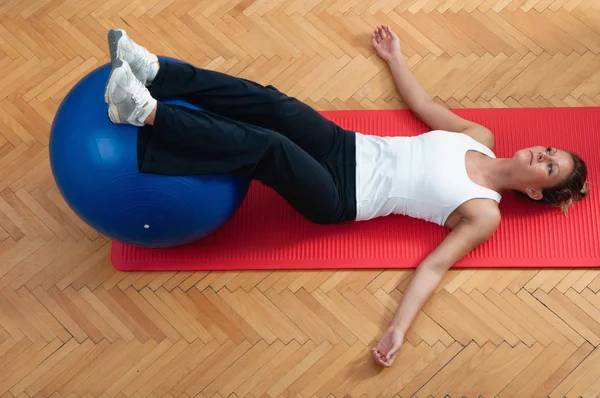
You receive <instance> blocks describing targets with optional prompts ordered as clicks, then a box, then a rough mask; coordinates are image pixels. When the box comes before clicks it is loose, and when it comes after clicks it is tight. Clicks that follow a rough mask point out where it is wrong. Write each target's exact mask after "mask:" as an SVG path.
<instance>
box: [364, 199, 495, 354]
mask: <svg viewBox="0 0 600 398" xmlns="http://www.w3.org/2000/svg"><path fill="white" fill-rule="evenodd" d="M494 209H496V210H497V208H494ZM496 210H492V211H490V212H487V214H486V215H485V216H482V217H479V218H472V219H467V218H463V219H462V220H461V221H460V222H459V223H458V225H457V226H456V227H455V228H454V229H453V230H452V232H450V234H448V236H447V237H446V238H445V239H444V240H443V241H442V243H440V245H439V246H438V247H437V248H436V249H435V250H434V251H433V252H431V253H430V254H429V255H428V256H427V257H426V258H425V259H424V260H423V262H421V264H420V265H419V266H418V267H417V270H416V271H415V273H414V274H413V276H412V279H411V281H410V283H409V284H408V286H407V288H406V290H405V292H404V295H403V296H402V299H401V300H400V303H399V305H398V309H397V310H396V313H395V314H394V318H393V320H392V323H391V325H390V327H389V328H388V330H387V331H386V332H385V333H384V335H383V336H382V338H381V340H380V343H379V344H378V345H377V347H376V348H373V357H374V359H375V361H377V362H378V363H380V364H381V365H384V366H390V365H391V364H392V363H393V362H394V359H395V358H396V355H397V354H398V351H399V350H400V347H401V346H402V341H403V339H404V336H405V334H406V332H407V331H408V328H409V327H410V325H411V324H412V322H413V320H414V319H415V316H416V315H417V313H418V312H419V310H420V309H421V308H422V307H423V305H424V304H425V302H426V301H427V299H428V298H429V297H430V296H431V294H432V293H433V291H434V290H435V289H436V287H437V286H438V285H439V283H440V281H441V280H442V277H443V276H444V274H445V273H446V271H447V270H448V269H449V268H450V267H452V265H454V264H455V263H456V262H457V261H458V260H460V259H462V258H463V257H464V256H466V255H467V254H468V253H469V252H470V251H471V250H473V249H474V248H476V247H477V246H479V245H480V244H482V243H483V242H485V241H486V240H487V239H488V238H489V237H490V236H492V234H493V233H494V232H495V231H496V228H497V227H498V224H499V223H500V212H499V211H497V212H496Z"/></svg>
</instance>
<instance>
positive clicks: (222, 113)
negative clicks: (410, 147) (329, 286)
mask: <svg viewBox="0 0 600 398" xmlns="http://www.w3.org/2000/svg"><path fill="white" fill-rule="evenodd" d="M150 92H151V94H152V96H153V97H154V98H156V99H157V100H158V101H161V100H165V99H168V98H173V97H177V98H181V99H183V100H185V101H187V102H188V103H191V104H193V105H196V106H198V107H201V108H203V109H204V110H206V111H208V112H206V111H197V110H192V109H189V108H185V107H180V106H175V105H166V104H163V103H160V102H159V104H158V107H157V112H156V118H155V121H154V125H153V126H144V127H142V128H140V129H139V134H138V164H139V169H140V171H141V172H143V173H152V174H162V175H202V174H235V175H239V176H244V177H248V178H252V179H256V180H259V181H261V182H262V183H264V184H266V185H268V186H269V187H271V188H273V189H274V190H275V191H276V192H277V193H279V194H280V195H281V196H282V197H283V198H284V199H285V200H286V201H287V202H288V203H289V204H290V205H291V206H292V207H293V208H294V209H296V210H297V211H298V212H299V213H300V214H302V215H303V216H304V217H306V218H307V219H309V220H310V221H313V222H315V223H319V224H330V223H338V222H343V221H348V220H353V219H355V217H356V194H355V175H356V161H355V152H356V147H355V134H354V132H351V131H348V130H344V129H342V128H341V127H340V126H338V125H336V124H335V123H333V122H331V121H329V120H328V119H326V118H324V117H323V116H321V115H320V114H319V113H317V112H316V111H315V110H313V109H312V108H311V107H309V106H307V105H306V104H304V103H302V102H300V101H298V100H297V99H295V98H291V97H288V96H286V95H285V94H283V93H281V92H279V91H278V90H277V89H275V88H274V87H272V86H267V87H264V86H262V85H260V84H257V83H254V82H251V81H248V80H245V79H239V78H235V77H233V76H229V75H226V74H222V73H219V72H214V71H209V70H204V69H199V68H196V67H194V66H192V65H189V64H185V63H177V62H161V63H160V70H159V72H158V75H157V76H156V78H155V79H154V82H153V84H152V85H151V86H150Z"/></svg>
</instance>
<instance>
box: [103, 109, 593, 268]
mask: <svg viewBox="0 0 600 398" xmlns="http://www.w3.org/2000/svg"><path fill="white" fill-rule="evenodd" d="M455 112H456V113H457V114H459V115H461V116H463V117H465V118H468V119H469V120H472V121H475V122H477V123H480V124H483V125H485V126H487V127H488V128H490V129H491V130H492V131H493V132H494V133H495V136H496V156H498V157H510V156H512V154H513V153H514V151H515V150H517V149H520V148H524V147H529V146H533V145H543V146H554V147H559V148H566V149H570V150H572V151H574V152H576V153H578V154H579V155H580V156H582V158H583V159H584V160H586V162H587V164H588V169H589V178H588V179H589V181H591V193H590V195H589V196H588V198H586V200H585V201H583V202H581V203H578V204H577V205H575V206H574V207H573V208H572V209H571V210H570V211H569V215H568V217H565V216H564V215H563V214H562V213H561V212H560V211H559V210H557V209H553V208H550V207H547V206H542V205H537V204H532V203H529V202H527V201H525V200H522V199H518V198H516V197H515V196H514V195H513V194H512V193H506V194H505V195H504V196H503V198H502V201H501V203H500V208H501V210H502V217H503V220H502V223H501V225H500V227H499V229H498V231H497V232H496V234H495V235H494V236H493V237H492V238H491V239H490V240H489V241H488V242H486V243H485V244H483V245H482V246H480V247H478V248H477V249H475V250H474V251H473V252H471V253H470V254H469V255H468V256H467V257H466V258H464V259H463V260H461V261H460V262H459V263H457V264H456V267H538V268H542V267H595V266H599V265H600V248H599V245H598V243H599V238H600V233H599V230H600V217H599V211H598V209H599V208H600V206H599V198H600V194H599V193H598V192H596V189H595V184H594V183H595V182H596V181H597V179H598V177H599V175H600V172H599V171H600V108H598V107H590V108H549V109H460V110H455ZM322 113H323V115H325V116H326V117H328V118H330V119H331V120H333V121H335V122H336V123H338V124H340V125H341V126H343V127H345V128H347V129H351V130H354V131H360V132H363V133H367V134H377V135H416V134H419V133H423V132H426V131H428V129H427V127H426V126H425V125H424V124H422V123H421V122H419V121H418V120H417V119H416V118H415V117H414V116H413V114H412V113H411V112H409V111H406V110H393V111H328V112H322ZM448 232H449V230H447V229H446V228H443V227H440V226H438V225H436V224H433V223H428V222H425V221H422V220H417V219H411V218H408V217H404V216H388V217H384V218H380V219H375V220H370V221H361V222H348V223H344V224H340V225H328V226H321V225H314V224H311V223H310V222H308V221H306V220H304V219H303V218H302V217H301V216H299V215H298V214H297V213H295V212H294V210H293V209H292V208H291V207H290V206H289V205H288V204H287V203H286V202H285V201H283V199H281V198H280V197H279V196H277V194H276V193H275V192H274V191H272V190H271V189H270V188H266V187H265V186H263V185H261V184H260V183H256V182H255V183H253V185H252V187H251V189H250V192H249V194H248V197H247V199H246V201H245V202H244V204H243V205H242V207H241V208H240V210H239V211H238V213H237V214H236V215H235V216H234V217H233V218H232V219H231V220H230V221H229V222H228V223H227V224H226V225H224V226H223V227H222V228H221V229H220V230H219V231H218V232H217V233H215V234H213V235H212V236H210V237H207V238H205V239H203V240H202V241H199V242H197V243H195V244H192V245H188V246H184V247H178V248H171V249H142V248H138V247H133V246H129V245H124V244H121V243H118V242H114V243H113V247H112V262H113V264H114V266H115V267H116V268H118V269H120V270H126V271H142V270H143V271H148V270H156V271H158V270H171V271H172V270H241V269H315V268H410V267H416V266H417V265H418V264H419V262H420V261H421V260H422V259H423V258H424V257H425V256H426V255H427V254H428V253H429V252H431V251H432V250H433V249H434V248H435V247H436V245H437V244H438V243H439V242H440V241H441V240H442V239H443V238H444V236H445V235H446V234H447V233H448Z"/></svg>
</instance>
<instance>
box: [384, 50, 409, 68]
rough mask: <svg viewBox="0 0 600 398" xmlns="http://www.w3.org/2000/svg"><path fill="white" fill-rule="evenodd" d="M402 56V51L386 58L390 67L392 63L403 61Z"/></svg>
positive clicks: (398, 63) (396, 63) (397, 63)
mask: <svg viewBox="0 0 600 398" xmlns="http://www.w3.org/2000/svg"><path fill="white" fill-rule="evenodd" d="M404 62H405V61H404V58H403V57H402V53H398V54H394V55H392V56H391V57H390V59H389V60H388V65H389V66H390V67H391V66H392V65H394V64H395V65H400V64H402V63H404Z"/></svg>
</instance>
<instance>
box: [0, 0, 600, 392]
mask: <svg viewBox="0 0 600 398" xmlns="http://www.w3.org/2000/svg"><path fill="white" fill-rule="evenodd" d="M379 23H386V24H391V25H392V26H393V27H394V28H395V30H396V32H398V33H399V35H400V36H401V39H402V41H403V49H404V54H405V56H406V57H407V59H408V61H409V63H410V65H411V66H412V67H413V68H414V71H415V73H416V75H417V77H418V78H419V79H420V80H421V81H422V82H423V84H424V85H425V87H426V88H427V90H428V91H429V93H430V94H431V95H432V96H435V97H436V100H437V101H440V102H445V103H446V104H447V105H448V106H450V107H538V106H544V107H546V106H589V105H600V56H599V52H600V1H598V0H512V1H511V0H324V1H320V0H175V1H174V0H135V1H124V0H102V1H99V0H0V240H1V243H0V397H3V398H5V397H28V396H29V397H47V396H52V397H124V396H127V397H129V396H135V397H146V396H151V397H194V396H199V397H255V398H259V397H267V396H268V397H280V396H281V397H296V396H302V397H309V398H310V397H323V398H325V397H338V398H342V397H362V396H367V397H379V396H383V397H412V396H416V397H445V396H448V397H463V396H465V397H478V396H482V397H496V396H500V397H542V396H543V397H546V396H550V397H564V396H566V397H597V396H599V395H600V348H598V346H599V344H600V271H598V270H576V271H571V270H542V271H539V270H529V271H521V270H515V271H504V270H483V271H476V270H466V271H451V272H450V273H449V274H448V275H447V278H446V279H445V280H444V282H443V284H442V286H441V287H440V289H439V290H438V291H437V293H436V294H435V296H434V297H433V298H432V299H431V300H430V301H429V303H428V304H427V305H426V307H425V308H424V310H423V311H422V312H421V313H420V315H419V317H418V318H417V321H416V322H415V324H414V327H413V328H412V329H411V332H410V334H409V335H408V342H407V343H406V344H405V346H404V347H403V350H402V354H401V356H400V357H399V359H398V361H397V363H396V364H395V365H394V366H393V367H392V368H390V369H386V370H383V371H382V370H381V369H379V368H377V367H376V366H375V365H374V364H373V363H372V361H371V359H370V355H369V347H371V346H372V345H373V343H374V342H375V341H377V339H378V338H379V336H380V335H381V333H382V330H383V329H384V328H385V327H386V326H387V324H388V322H389V320H390V318H391V316H392V313H393V311H394V310H395V308H396V303H397V302H398V300H399V298H400V297H401V295H402V292H403V290H404V288H405V287H406V284H407V281H408V278H409V277H410V274H411V272H409V271H384V270H372V271H339V272H329V271H327V272H243V273H238V272H232V273H224V272H213V273H189V272H180V273H177V272H173V273H148V274H145V273H135V274H133V273H132V274H126V273H120V272H117V271H115V270H114V269H113V268H112V267H111V264H110V262H109V250H110V246H109V241H108V240H107V239H106V238H105V237H103V236H100V235H98V234H97V233H96V232H94V231H93V230H92V229H90V228H89V227H87V226H86V225H85V224H83V223H82V222H81V221H80V220H78V219H77V217H76V216H74V214H73V213H72V212H71V211H70V210H69V209H68V207H67V206H66V205H65V203H64V202H63V200H62V199H61V197H60V194H59V193H58V191H57V189H56V186H55V185H54V182H53V179H52V176H51V173H50V168H49V161H48V152H47V146H48V137H49V129H50V124H51V122H52V120H53V117H54V114H55V111H56V109H57V106H58V104H59V103H60V101H61V99H62V98H63V96H64V95H65V93H66V92H67V91H68V90H69V89H70V88H71V87H72V86H73V84H74V83H76V82H77V80H78V79H80V78H81V77H82V76H84V75H85V74H86V73H87V72H89V71H91V70H92V69H94V68H95V67H97V66H99V65H101V64H103V63H105V62H107V60H108V56H107V45H106V39H105V38H106V33H107V30H108V29H109V28H111V27H123V28H126V29H127V30H128V31H129V33H130V35H131V36H132V37H133V38H134V39H136V40H138V41H139V42H140V43H142V44H143V45H146V46H148V47H149V48H150V49H151V50H152V51H154V52H156V53H159V54H163V55H170V56H175V57H179V58H183V59H186V60H189V61H191V62H194V63H196V64H197V65H199V66H203V67H207V68H211V69H215V70H219V71H223V72H227V73H230V74H233V75H238V76H242V77H245V78H250V79H254V80H257V81H259V82H261V83H263V84H273V85H275V86H277V87H278V88H279V89H281V90H282V91H286V92H288V93H289V94H291V95H295V96H297V97H299V98H300V99H302V100H303V101H305V102H307V103H309V104H311V105H313V106H315V107H316V108H318V109H384V108H399V107H403V106H404V105H403V103H402V102H401V101H400V100H399V98H398V95H397V93H396V91H395V89H394V86H393V84H392V80H391V76H390V74H389V73H388V71H387V69H386V66H385V65H384V64H383V63H382V62H381V61H380V60H379V59H378V57H377V55H376V54H375V53H374V52H373V51H372V50H371V48H370V34H371V31H372V29H373V27H374V26H375V25H376V24H379Z"/></svg>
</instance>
